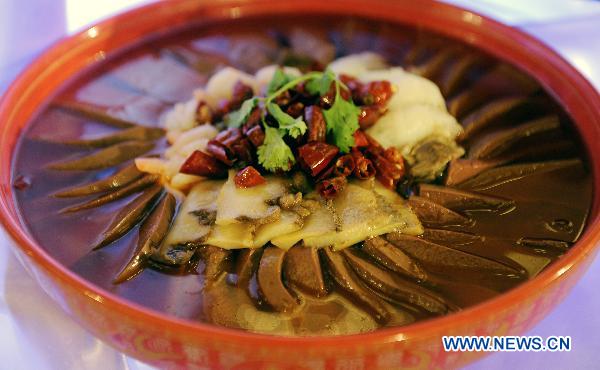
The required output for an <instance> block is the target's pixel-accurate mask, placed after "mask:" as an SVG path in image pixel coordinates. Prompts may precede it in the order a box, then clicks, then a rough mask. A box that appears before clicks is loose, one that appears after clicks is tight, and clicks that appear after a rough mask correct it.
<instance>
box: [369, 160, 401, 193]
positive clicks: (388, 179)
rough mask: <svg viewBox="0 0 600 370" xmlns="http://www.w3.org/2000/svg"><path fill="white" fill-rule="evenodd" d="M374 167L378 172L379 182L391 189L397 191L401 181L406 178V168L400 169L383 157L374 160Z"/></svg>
mask: <svg viewBox="0 0 600 370" xmlns="http://www.w3.org/2000/svg"><path fill="white" fill-rule="evenodd" d="M373 165H374V166H375V169H376V170H377V175H376V177H377V180H379V182H381V183H382V184H383V185H384V186H386V187H388V188H390V189H395V188H396V185H397V184H398V182H399V181H400V179H402V177H403V176H404V167H402V168H399V167H398V166H397V165H396V164H395V163H394V162H392V161H390V160H389V159H387V158H385V157H384V156H383V155H377V156H375V157H374V158H373Z"/></svg>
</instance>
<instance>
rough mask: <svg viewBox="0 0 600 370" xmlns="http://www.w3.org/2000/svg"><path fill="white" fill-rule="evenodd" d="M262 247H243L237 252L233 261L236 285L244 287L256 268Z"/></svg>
mask: <svg viewBox="0 0 600 370" xmlns="http://www.w3.org/2000/svg"><path fill="white" fill-rule="evenodd" d="M262 253H263V248H254V249H248V248H247V249H243V250H241V251H240V252H239V254H238V256H237V259H236V262H235V274H236V281H235V285H236V286H237V287H244V286H246V285H248V282H249V281H250V279H251V278H252V275H253V274H254V273H255V272H256V271H257V270H258V265H259V262H260V258H261V256H262Z"/></svg>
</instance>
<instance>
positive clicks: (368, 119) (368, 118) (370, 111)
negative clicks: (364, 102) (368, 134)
mask: <svg viewBox="0 0 600 370" xmlns="http://www.w3.org/2000/svg"><path fill="white" fill-rule="evenodd" d="M384 113H385V111H383V110H381V109H380V108H379V107H374V106H362V107H360V113H359V115H358V125H359V126H360V128H362V129H363V130H366V129H368V128H369V127H371V126H373V125H374V124H375V123H377V120H379V118H381V116H382V115H383V114H384Z"/></svg>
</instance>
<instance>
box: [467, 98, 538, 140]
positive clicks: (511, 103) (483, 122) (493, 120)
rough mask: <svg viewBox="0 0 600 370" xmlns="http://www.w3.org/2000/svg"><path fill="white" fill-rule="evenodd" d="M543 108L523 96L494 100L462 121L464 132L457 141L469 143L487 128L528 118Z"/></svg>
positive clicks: (536, 102) (533, 100) (536, 101)
mask: <svg viewBox="0 0 600 370" xmlns="http://www.w3.org/2000/svg"><path fill="white" fill-rule="evenodd" d="M542 108H543V106H542V102H541V101H539V100H535V99H532V98H528V97H522V96H516V97H514V96H510V97H504V98H500V99H496V100H492V101H491V102H489V103H487V104H485V105H484V106H482V107H481V108H479V109H477V110H475V111H473V112H471V113H470V114H469V115H468V116H466V117H465V118H464V119H463V120H462V126H463V131H462V132H461V133H460V135H459V136H458V138H457V140H458V141H467V140H469V139H471V138H472V137H473V136H474V135H475V134H478V133H479V132H481V131H483V130H485V129H487V128H490V127H494V126H497V125H498V124H500V123H503V122H509V121H514V120H515V119H521V118H522V117H527V115H528V112H530V111H531V110H533V111H535V112H539V111H540V109H542ZM529 115H530V114H529Z"/></svg>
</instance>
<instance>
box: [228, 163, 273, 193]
mask: <svg viewBox="0 0 600 370" xmlns="http://www.w3.org/2000/svg"><path fill="white" fill-rule="evenodd" d="M234 182H235V186H237V187H238V188H251V187H253V186H257V185H261V184H264V183H265V182H266V180H265V178H264V177H262V175H261V174H260V172H258V171H257V170H256V168H254V167H252V166H247V167H245V168H243V169H241V170H240V171H239V172H238V173H237V174H236V175H235V178H234Z"/></svg>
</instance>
